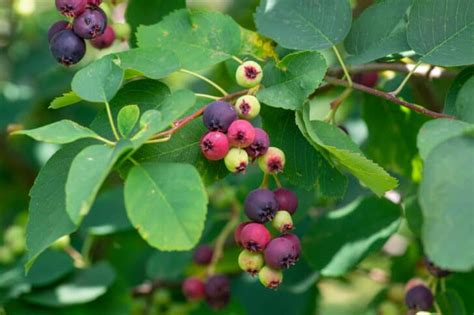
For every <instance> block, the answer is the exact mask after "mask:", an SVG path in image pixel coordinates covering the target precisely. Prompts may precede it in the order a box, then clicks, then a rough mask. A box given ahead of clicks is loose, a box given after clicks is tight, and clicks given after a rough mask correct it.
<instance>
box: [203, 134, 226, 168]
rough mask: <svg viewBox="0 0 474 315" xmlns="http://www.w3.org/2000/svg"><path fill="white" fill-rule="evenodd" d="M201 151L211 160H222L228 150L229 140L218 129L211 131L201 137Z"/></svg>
mask: <svg viewBox="0 0 474 315" xmlns="http://www.w3.org/2000/svg"><path fill="white" fill-rule="evenodd" d="M200 146H201V152H202V154H203V155H204V156H205V157H206V159H208V160H211V161H217V160H222V159H223V158H224V157H225V156H226V155H227V153H228V152H229V140H228V139H227V136H226V135H225V134H223V133H222V132H219V131H211V132H208V133H207V134H205V135H204V137H202V139H201V145H200Z"/></svg>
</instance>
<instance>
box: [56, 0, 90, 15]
mask: <svg viewBox="0 0 474 315" xmlns="http://www.w3.org/2000/svg"><path fill="white" fill-rule="evenodd" d="M86 5H87V0H56V8H57V9H58V11H59V12H61V14H62V15H65V16H69V17H75V16H78V15H80V14H81V13H82V12H84V10H85V9H86Z"/></svg>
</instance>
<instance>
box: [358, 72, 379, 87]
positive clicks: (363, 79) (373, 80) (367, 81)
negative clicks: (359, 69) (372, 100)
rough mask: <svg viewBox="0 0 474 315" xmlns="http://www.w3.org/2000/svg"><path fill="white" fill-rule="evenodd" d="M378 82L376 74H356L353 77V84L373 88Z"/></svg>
mask: <svg viewBox="0 0 474 315" xmlns="http://www.w3.org/2000/svg"><path fill="white" fill-rule="evenodd" d="M378 80H379V74H378V73H377V72H364V73H358V74H356V75H355V76H354V82H355V83H359V84H362V85H365V86H367V87H370V88H373V87H374V86H375V85H376V84H377V81H378Z"/></svg>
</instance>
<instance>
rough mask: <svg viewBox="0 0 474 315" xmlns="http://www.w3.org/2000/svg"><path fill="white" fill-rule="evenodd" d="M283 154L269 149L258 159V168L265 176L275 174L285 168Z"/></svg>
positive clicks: (275, 149) (280, 151) (272, 148)
mask: <svg viewBox="0 0 474 315" xmlns="http://www.w3.org/2000/svg"><path fill="white" fill-rule="evenodd" d="M285 162H286V159H285V153H283V151H282V150H280V149H278V148H275V147H269V148H268V151H267V152H266V153H265V154H264V155H263V156H261V157H259V158H258V166H259V167H260V169H261V170H262V171H263V172H264V173H265V174H277V173H280V172H281V171H283V168H285Z"/></svg>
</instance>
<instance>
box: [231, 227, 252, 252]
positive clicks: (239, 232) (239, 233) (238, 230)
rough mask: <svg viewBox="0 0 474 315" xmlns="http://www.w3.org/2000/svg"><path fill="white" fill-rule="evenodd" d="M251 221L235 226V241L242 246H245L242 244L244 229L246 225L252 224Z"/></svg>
mask: <svg viewBox="0 0 474 315" xmlns="http://www.w3.org/2000/svg"><path fill="white" fill-rule="evenodd" d="M250 223H252V222H242V223H240V224H239V225H238V226H237V227H236V228H235V231H234V241H235V243H236V244H237V245H238V246H240V247H244V246H243V244H242V237H241V236H242V230H243V229H244V227H245V226H247V224H250Z"/></svg>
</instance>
